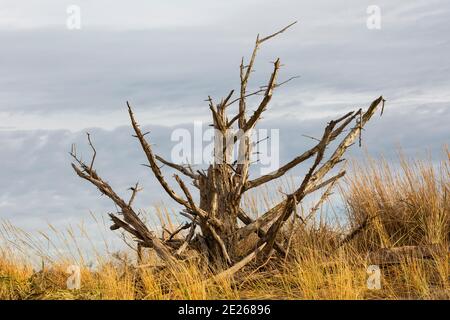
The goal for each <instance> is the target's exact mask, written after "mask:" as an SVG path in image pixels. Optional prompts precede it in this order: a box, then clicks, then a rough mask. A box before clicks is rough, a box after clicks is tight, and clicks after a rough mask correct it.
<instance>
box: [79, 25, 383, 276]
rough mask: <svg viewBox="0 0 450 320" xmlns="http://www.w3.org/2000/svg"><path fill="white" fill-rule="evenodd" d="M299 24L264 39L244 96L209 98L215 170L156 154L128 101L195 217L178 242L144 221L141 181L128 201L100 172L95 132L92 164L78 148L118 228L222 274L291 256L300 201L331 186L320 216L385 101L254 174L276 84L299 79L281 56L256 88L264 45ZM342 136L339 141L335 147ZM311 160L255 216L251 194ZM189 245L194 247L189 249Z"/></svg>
mask: <svg viewBox="0 0 450 320" xmlns="http://www.w3.org/2000/svg"><path fill="white" fill-rule="evenodd" d="M293 24H295V23H293ZM293 24H290V25H288V26H287V27H285V28H283V29H281V30H280V31H278V32H276V33H274V34H272V35H269V36H266V37H260V36H259V35H258V36H257V38H256V41H255V46H254V48H253V52H252V55H251V58H250V60H249V62H248V63H244V59H242V61H241V64H240V88H239V93H238V96H237V97H236V98H234V99H233V98H232V97H233V95H234V90H232V91H230V93H229V94H228V95H227V96H226V97H225V98H223V99H222V100H220V102H218V103H215V102H214V101H213V99H212V98H211V97H208V100H207V101H208V103H209V109H210V111H211V115H212V119H213V124H212V125H213V127H214V129H215V140H214V141H215V148H214V162H213V164H211V165H210V166H209V167H208V169H207V170H197V171H194V170H193V169H192V168H191V167H190V166H189V165H180V164H175V163H172V162H170V161H168V160H166V159H164V158H163V157H161V156H158V155H156V154H154V152H153V150H152V146H151V144H150V143H149V142H148V140H147V138H146V137H147V133H143V132H142V131H141V129H140V126H139V124H138V122H137V120H136V117H135V115H134V113H133V110H132V107H131V105H130V104H129V103H127V104H128V114H129V117H130V120H131V125H132V127H133V130H134V133H135V135H134V136H135V137H136V138H137V139H138V141H139V143H140V146H141V148H142V150H143V152H144V153H145V155H146V158H147V162H148V163H147V164H146V166H147V167H148V168H149V169H150V171H151V172H152V174H153V175H154V176H155V178H156V180H157V181H158V182H159V184H160V185H161V187H162V188H163V189H164V191H165V192H166V193H167V194H168V195H169V196H170V197H171V198H172V199H173V200H174V201H175V202H177V203H178V204H180V205H181V206H182V207H183V208H184V210H183V211H182V212H180V214H181V215H182V216H184V217H185V218H187V219H188V220H189V221H188V223H189V225H183V226H180V227H179V228H177V230H176V233H177V237H178V239H174V236H175V235H173V234H172V236H170V237H169V239H161V238H159V237H158V236H157V235H155V233H154V232H152V231H151V230H149V229H148V228H147V226H146V225H145V224H144V223H143V221H142V220H141V219H140V218H139V216H138V215H137V213H136V212H137V211H136V210H135V209H134V208H133V201H134V199H135V197H136V196H137V194H138V192H139V191H140V189H139V186H138V185H137V184H136V185H135V186H134V187H133V188H131V191H132V194H131V197H130V199H129V200H128V201H126V200H124V199H122V198H121V197H120V196H119V195H118V194H117V193H116V192H115V191H114V190H113V188H112V187H111V186H110V185H109V184H108V183H107V182H106V181H105V180H104V179H102V178H101V177H100V176H99V174H98V173H97V172H96V171H95V169H94V165H95V155H96V151H95V148H94V146H93V144H92V141H91V139H90V136H89V135H88V142H89V145H90V146H91V148H92V150H93V153H94V155H93V157H92V159H91V161H90V162H89V163H88V164H87V163H85V162H83V161H82V160H81V159H80V157H78V155H77V153H76V150H75V148H73V150H72V152H71V155H72V156H73V158H74V159H75V161H74V163H73V164H72V167H73V169H74V170H75V172H76V173H77V175H78V176H80V177H81V178H82V179H85V180H87V181H89V182H90V183H91V184H93V185H94V186H96V187H97V188H98V189H99V190H100V192H101V193H102V194H103V195H105V196H107V197H108V198H110V199H111V200H112V201H113V202H114V203H115V204H116V206H117V207H118V208H119V209H120V210H119V211H118V212H116V213H110V218H111V220H112V222H113V224H112V226H111V229H112V230H117V229H122V230H123V231H125V232H127V233H129V234H131V235H132V236H133V237H134V238H135V240H136V242H137V243H138V245H139V246H140V247H149V248H153V249H154V250H155V251H156V253H157V254H158V255H159V257H160V258H161V259H162V260H164V261H166V262H168V263H171V262H173V261H175V260H177V259H179V258H182V256H183V254H184V253H185V252H187V251H189V250H196V251H198V252H199V253H200V254H201V255H202V256H205V257H206V258H207V259H208V260H209V262H210V265H211V266H212V267H213V268H217V270H218V271H222V272H223V270H228V271H225V273H224V274H226V275H229V274H230V270H231V271H232V272H235V271H236V270H239V268H240V267H242V265H245V264H246V263H248V262H249V261H250V260H252V259H254V258H255V257H256V256H261V258H263V259H260V260H261V261H266V259H267V258H269V256H270V255H272V254H273V253H274V252H277V253H278V254H280V255H281V256H283V257H285V256H286V255H287V253H286V252H287V251H288V250H286V247H285V245H282V244H281V243H287V242H288V241H280V240H283V239H282V237H283V234H284V233H283V232H281V231H282V230H283V227H284V226H285V223H286V221H287V220H288V219H289V217H290V216H291V215H292V214H293V213H294V214H296V208H297V206H298V205H299V203H301V202H302V201H303V199H304V198H305V197H306V196H307V195H309V194H311V193H313V192H316V191H318V190H320V189H322V188H325V189H326V191H325V192H324V194H323V196H322V198H321V201H320V202H319V204H318V205H317V207H314V208H313V209H312V211H311V212H310V215H309V216H308V217H306V218H307V219H312V218H313V215H314V213H315V212H316V211H317V210H318V207H319V206H320V204H321V203H322V202H323V201H324V200H325V199H326V198H327V197H328V196H329V194H330V192H331V188H332V186H333V185H334V184H335V183H336V181H337V180H338V179H340V178H341V177H342V176H344V174H345V171H344V170H341V171H340V172H339V173H337V174H335V175H334V176H329V173H330V172H331V171H332V170H333V169H334V168H335V167H336V166H337V165H338V164H339V163H340V162H342V161H343V160H344V159H343V155H344V153H345V152H346V150H347V149H348V148H349V147H350V146H351V145H352V144H353V143H354V142H355V140H356V139H359V140H361V132H362V130H363V128H364V126H365V125H366V123H367V122H368V121H369V120H370V119H371V117H372V116H373V115H374V114H375V112H376V110H377V108H378V106H380V105H382V104H383V103H384V99H383V97H379V98H377V99H376V100H374V101H373V102H372V103H371V104H370V105H369V107H368V108H367V110H365V111H364V110H363V109H357V110H355V111H351V112H348V113H346V114H345V115H343V116H341V117H339V118H337V119H335V120H331V121H330V122H329V123H328V124H327V125H326V126H325V128H324V130H323V134H322V137H321V138H319V139H316V140H317V143H316V144H315V146H313V147H312V148H311V149H309V150H307V151H305V152H303V153H301V154H300V155H299V156H297V157H295V158H294V159H293V160H291V161H289V162H287V163H286V164H284V165H282V166H281V167H280V168H279V169H277V170H275V171H273V172H271V173H268V174H265V175H262V176H259V177H257V178H255V179H250V178H249V171H250V167H251V165H252V162H251V154H252V146H254V144H255V143H254V142H253V141H252V139H251V132H252V130H253V129H254V127H255V126H256V125H257V123H258V121H259V120H260V119H261V116H262V114H263V113H264V111H265V110H266V109H267V107H268V105H269V103H270V101H271V100H272V97H273V94H274V92H275V91H276V89H277V88H279V87H280V86H281V85H283V84H285V83H286V82H288V81H290V80H292V79H293V78H295V77H292V78H289V79H288V80H286V81H281V82H277V79H278V76H279V72H280V69H281V67H282V64H281V61H280V59H279V58H278V59H276V60H275V61H274V62H273V70H272V73H271V75H270V77H269V80H268V81H267V84H266V85H265V86H263V87H260V89H258V90H256V91H253V92H251V91H249V90H248V88H247V87H248V83H249V79H250V75H251V74H252V73H253V71H254V63H255V59H256V56H257V52H258V50H259V48H260V46H261V45H262V44H263V43H265V42H266V41H268V40H270V39H272V38H274V37H275V36H278V35H280V34H281V33H283V32H284V31H286V30H287V29H288V28H290V27H291V26H292V25H293ZM257 95H260V96H261V100H260V102H259V104H257V106H256V108H255V110H254V111H253V112H252V113H251V114H250V115H249V116H248V115H247V113H248V112H249V108H248V106H247V98H248V97H250V96H257ZM235 103H236V104H238V111H237V112H238V113H237V114H235V115H231V116H229V115H228V113H229V107H230V106H231V105H233V104H235ZM334 141H337V142H336V145H335V146H333V147H332V143H333V142H334ZM235 146H236V147H237V149H238V155H237V160H234V159H233V158H232V150H233V149H234V147H235ZM328 149H331V150H330V152H329V154H328V152H326V151H327V150H328ZM307 160H311V161H312V166H311V167H310V169H309V170H308V172H307V173H306V175H305V176H304V177H303V179H302V181H301V183H300V185H299V186H298V188H296V189H295V190H294V191H293V192H292V193H290V194H287V195H284V199H283V200H281V201H280V202H279V203H278V204H277V205H275V206H274V207H273V208H271V209H269V210H268V211H267V212H265V213H262V214H261V215H260V216H259V217H258V218H257V219H255V220H254V219H252V218H250V216H249V215H248V214H247V213H246V212H245V211H244V210H243V208H242V207H241V199H242V197H243V195H244V194H245V192H247V191H248V190H250V189H253V188H256V187H259V186H261V185H263V184H265V183H268V182H271V181H273V180H275V179H278V178H280V177H282V176H283V175H285V174H286V173H287V172H289V171H290V170H291V169H293V168H295V167H296V166H298V165H299V164H301V163H303V162H305V161H307ZM160 164H163V165H165V166H167V167H170V168H172V169H174V170H176V171H178V172H179V173H180V174H181V175H182V176H184V177H185V178H187V179H191V181H192V185H193V186H194V187H195V188H196V189H198V192H199V195H200V197H199V198H200V201H199V203H196V202H195V201H194V197H193V196H192V194H191V192H192V191H191V189H190V188H189V187H188V186H187V185H186V183H185V182H184V180H183V179H181V178H180V177H179V176H177V175H175V176H174V178H175V182H176V184H177V185H178V188H177V190H178V191H175V190H174V189H173V188H172V187H171V185H170V184H169V182H168V180H167V179H166V177H164V175H163V173H162V171H161V169H160ZM239 221H241V222H242V223H243V226H242V225H240V224H239ZM183 230H186V232H185V233H187V234H185V235H184V237H185V239H184V241H178V240H180V239H179V237H180V235H181V233H182V231H183ZM187 230H189V231H187ZM254 234H256V235H257V236H258V238H259V241H257V243H255V247H256V248H259V249H258V250H257V251H255V252H252V253H250V254H248V253H247V254H245V253H244V254H243V253H242V252H240V250H239V249H240V248H241V245H240V242H241V241H245V240H246V239H248V238H249V237H250V236H252V235H254ZM175 240H177V241H175ZM181 240H183V239H181ZM188 248H189V250H186V249H188Z"/></svg>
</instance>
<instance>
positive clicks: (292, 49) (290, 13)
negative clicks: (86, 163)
mask: <svg viewBox="0 0 450 320" xmlns="http://www.w3.org/2000/svg"><path fill="white" fill-rule="evenodd" d="M73 5H75V6H77V8H79V9H80V22H81V24H80V26H81V28H80V29H69V28H68V26H67V21H68V19H70V17H72V13H73V12H68V11H67V10H68V8H70V6H73ZM373 5H375V6H377V8H379V12H380V25H379V26H380V28H379V29H378V28H375V29H373V28H372V29H371V28H368V25H367V20H368V19H369V18H370V17H371V15H372V14H373V11H370V10H369V11H370V12H369V13H368V11H367V10H368V7H369V6H373ZM449 14H450V3H449V2H448V1H446V0H427V1H425V0H416V1H404V0H403V1H402V0H389V1H381V0H375V1H372V0H371V1H366V0H348V1H345V2H344V1H339V2H338V1H332V0H318V1H314V2H312V1H287V0H281V1H264V2H263V1H256V0H244V1H242V0H241V1H236V0H231V1H205V0H194V1H180V0H176V1H170V3H169V2H168V1H167V2H162V1H158V2H157V1H147V0H146V1H144V0H135V1H131V2H130V1H128V2H124V1H120V2H119V1H106V0H96V1H92V0H90V1H87V0H84V1H82V0H78V1H76V0H71V1H65V0H40V1H29V0H27V1H24V0H0V43H1V50H0V70H1V73H0V102H1V103H0V147H1V149H0V150H1V151H0V152H1V157H0V177H1V178H0V219H2V220H8V221H10V222H11V223H13V224H14V225H17V226H20V227H22V228H24V229H26V230H30V231H36V230H41V229H45V228H46V226H47V225H48V223H51V224H52V225H55V226H66V225H68V224H76V223H79V222H80V221H85V223H86V224H87V225H88V229H89V228H90V230H93V231H92V232H93V233H94V238H95V237H96V235H95V228H96V227H94V226H93V224H92V219H91V212H92V213H94V214H98V215H100V216H102V215H103V216H104V215H105V213H106V212H114V211H115V208H114V206H113V205H111V203H110V202H109V201H108V200H107V199H104V198H102V197H100V195H99V193H98V191H97V190H96V189H95V188H94V187H93V186H91V185H89V184H87V183H86V182H85V181H81V180H80V179H79V178H78V177H76V175H75V174H74V172H73V171H72V169H71V167H70V163H71V159H70V156H69V155H68V152H69V151H70V148H71V145H72V143H76V144H77V147H78V150H80V152H82V153H83V155H85V157H89V152H90V150H89V148H88V147H87V144H86V136H85V133H86V132H87V131H88V132H90V133H91V135H92V138H93V141H94V143H95V145H96V148H97V153H98V155H97V160H96V168H97V171H98V172H99V173H100V174H101V175H102V176H103V177H104V178H105V180H107V181H108V182H110V183H111V185H112V186H113V187H114V188H115V189H116V190H117V192H118V193H119V194H121V195H123V196H124V197H127V196H128V193H129V191H127V188H129V187H130V186H132V185H133V184H134V183H136V181H140V182H141V184H142V185H143V186H144V191H143V192H142V194H140V196H139V199H138V200H137V202H136V206H137V207H139V208H140V209H142V210H145V211H152V210H153V209H152V208H153V207H155V206H159V205H165V206H167V207H169V208H172V207H173V204H172V203H171V201H170V200H169V199H168V198H167V196H166V195H164V194H163V192H162V191H161V189H160V188H159V186H158V185H157V183H156V181H155V179H154V178H153V177H152V175H151V173H150V172H148V169H147V168H145V167H143V166H140V164H142V163H144V162H145V158H144V155H143V154H142V152H141V150H140V149H139V146H138V144H137V141H135V139H133V138H132V137H131V134H132V132H131V128H130V125H129V119H128V116H127V110H126V101H130V103H131V104H132V105H133V107H134V110H135V113H136V116H137V118H138V120H139V122H140V123H141V124H142V126H143V127H145V128H146V129H148V130H150V131H151V135H150V139H151V141H152V143H154V149H155V151H156V152H158V153H160V154H162V155H164V156H166V157H169V156H170V154H171V150H172V148H173V146H174V143H175V142H174V141H171V135H172V133H173V131H174V128H186V129H188V130H193V123H194V122H195V121H197V122H198V121H202V122H203V123H204V124H205V126H207V125H208V124H209V121H210V119H209V112H208V111H209V110H208V105H207V103H206V102H205V99H206V98H207V97H208V95H211V97H213V98H214V99H216V100H219V99H220V98H222V97H224V96H226V95H227V93H228V92H229V90H231V89H237V88H238V85H239V82H238V81H239V64H240V60H241V57H243V56H244V57H246V58H247V59H248V57H249V55H250V53H251V50H252V47H253V44H254V40H255V37H256V35H257V34H258V33H260V34H261V35H267V34H270V33H273V32H275V31H277V30H279V29H280V28H282V27H283V26H285V25H287V24H289V23H291V22H292V21H298V23H297V24H296V25H295V26H293V27H292V28H291V29H289V30H288V31H287V32H286V33H283V34H282V35H280V36H279V37H277V38H275V39H273V40H271V41H270V42H268V43H264V45H263V46H262V48H261V50H260V52H259V55H258V60H257V63H256V65H255V72H254V74H252V79H251V82H250V85H249V86H250V87H251V88H256V89H257V88H258V87H259V86H261V85H264V84H265V82H266V81H267V78H268V75H269V74H270V71H271V62H273V61H274V60H275V59H276V58H277V57H279V58H280V59H281V61H282V64H283V67H282V69H281V71H280V75H279V76H280V80H283V79H288V78H290V77H292V76H299V78H297V79H295V80H294V81H291V82H289V83H287V84H286V85H285V86H283V87H280V88H279V89H278V90H276V92H275V94H274V98H273V101H272V103H271V105H270V106H269V109H268V111H267V112H266V113H265V115H264V119H263V120H262V122H261V127H264V128H273V129H277V130H279V135H280V137H279V143H280V144H279V146H280V163H284V162H287V161H288V160H290V159H291V158H292V157H294V156H295V155H296V154H299V153H300V152H302V151H303V150H304V149H305V148H306V147H308V146H310V145H311V144H312V142H311V141H310V140H311V139H308V138H306V137H304V136H303V135H311V136H317V135H319V134H320V133H321V130H322V129H323V127H324V125H326V123H327V121H330V120H331V119H332V118H333V117H337V116H339V115H342V114H344V113H346V112H347V111H349V110H353V109H357V108H359V107H367V106H368V105H369V104H370V102H371V101H373V100H374V99H375V98H377V97H378V96H380V95H383V96H384V97H385V98H386V100H387V102H386V109H385V113H384V114H383V116H382V117H379V116H376V117H374V119H373V121H372V122H371V123H370V124H369V125H368V126H367V127H366V130H365V132H364V148H362V149H359V148H353V149H352V150H351V152H350V155H351V156H352V157H356V158H358V157H362V155H363V153H364V151H363V149H364V150H366V151H367V152H369V153H370V154H371V155H374V156H380V155H384V156H386V157H388V158H393V157H394V156H395V153H396V152H397V150H398V148H399V146H401V148H402V150H403V152H404V153H405V154H406V155H407V156H411V157H415V158H417V157H425V156H427V155H428V154H431V155H432V156H433V159H436V160H438V159H439V157H442V149H443V146H444V145H445V144H447V143H448V142H449V137H450V126H449V125H448V123H449V122H450V90H449V88H450V77H449V76H448V74H449V73H450V41H449V40H450V38H449V36H448V30H450V19H449ZM252 101H253V103H256V101H257V100H252ZM301 173H302V171H301V170H299V171H294V172H293V173H292V174H293V176H294V177H296V175H297V176H299V175H301ZM170 175H171V172H170V171H168V176H170Z"/></svg>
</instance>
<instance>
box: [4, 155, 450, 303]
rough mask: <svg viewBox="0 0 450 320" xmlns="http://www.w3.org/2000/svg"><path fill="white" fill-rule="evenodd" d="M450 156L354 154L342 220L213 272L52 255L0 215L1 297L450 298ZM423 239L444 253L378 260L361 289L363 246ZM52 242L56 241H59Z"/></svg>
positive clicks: (196, 265) (314, 225) (151, 261)
mask: <svg viewBox="0 0 450 320" xmlns="http://www.w3.org/2000/svg"><path fill="white" fill-rule="evenodd" d="M449 164H450V154H449V153H448V151H447V150H446V151H445V159H444V160H443V161H441V162H440V163H439V164H433V162H431V160H429V161H409V160H407V159H406V158H405V157H400V162H399V164H398V165H392V164H389V163H387V162H386V161H384V160H373V159H367V160H366V161H365V162H364V163H361V162H359V163H355V164H354V166H353V170H351V174H350V175H349V176H348V177H347V178H346V179H345V180H344V181H343V182H342V183H341V185H340V188H339V189H340V194H341V196H342V203H343V204H344V209H345V210H344V212H343V213H342V214H345V216H346V225H345V226H341V225H337V224H333V223H324V221H323V220H319V219H317V220H311V222H310V223H309V224H307V225H304V224H302V223H300V222H299V221H297V222H296V223H295V224H294V225H289V226H287V228H286V230H287V232H291V230H293V231H294V235H295V236H294V237H293V239H291V240H292V241H291V242H290V244H291V247H290V249H289V250H290V252H292V253H293V258H286V259H273V260H269V261H267V262H266V263H265V264H264V265H263V266H262V267H259V268H255V266H247V267H246V268H245V269H243V270H241V272H239V273H237V274H235V275H234V276H233V277H232V278H224V279H220V280H214V278H213V277H212V273H211V271H210V270H209V269H208V267H207V266H205V264H202V263H200V262H198V261H196V260H191V261H185V262H180V263H179V264H178V265H176V266H173V267H171V268H161V266H160V265H159V264H158V263H157V261H156V259H155V258H154V256H152V255H151V254H148V256H145V257H144V261H141V262H140V263H139V264H138V263H137V262H136V261H135V259H133V258H130V253H120V254H117V253H116V254H106V255H103V256H102V255H101V254H99V253H98V252H97V251H96V263H95V266H91V265H89V264H88V263H87V262H86V260H87V259H85V257H84V255H83V252H82V249H81V248H80V247H79V246H75V249H74V253H71V254H67V255H66V256H64V254H57V255H53V256H50V255H49V253H48V252H46V251H45V247H43V246H42V245H39V244H38V241H37V240H36V239H37V238H36V237H34V236H32V235H30V234H28V233H25V232H23V231H21V230H20V229H18V228H15V227H13V226H11V225H10V224H4V225H3V228H2V232H1V237H3V239H4V241H3V244H2V245H1V247H0V299H247V298H253V299H264V298H266V299H411V298H414V299H416V298H420V299H450V284H449V257H448V251H447V248H448V245H449V238H450V235H449V232H450V201H449V186H450V185H449V183H450V172H449ZM262 198H265V199H269V198H271V197H270V196H262ZM248 201H249V202H250V203H251V199H250V200H248ZM267 201H269V200H266V202H267ZM265 205H267V204H258V203H256V204H255V203H254V204H253V206H265ZM323 211H325V212H326V210H323ZM159 212H160V216H164V215H166V214H163V213H164V212H165V211H164V210H160V211H159ZM161 212H163V213H161ZM364 222H365V227H364V228H362V229H361V232H360V233H359V234H357V236H355V237H354V238H353V239H352V240H351V241H349V242H347V243H346V244H345V245H343V246H340V247H339V246H338V245H337V244H338V243H340V241H341V240H342V237H343V235H344V234H345V233H346V232H348V231H350V230H353V229H356V228H358V227H360V226H361V224H364ZM167 226H168V228H169V227H170V224H167ZM53 231H55V232H58V230H53ZM68 231H70V232H69V233H71V234H72V235H71V236H70V235H69V236H67V232H68ZM73 233H74V232H73V231H71V229H70V228H69V229H68V230H67V231H66V232H65V234H66V235H65V236H64V235H60V237H61V239H63V242H65V243H66V245H67V247H69V245H68V244H67V242H68V241H70V239H72V240H74V241H75V239H76V237H75V236H73ZM1 237H0V238H1ZM0 243H1V242H0ZM426 244H437V245H440V246H442V247H443V248H445V250H444V252H445V253H444V254H442V255H436V257H434V259H429V260H418V259H411V258H405V259H404V261H401V263H399V264H396V265H392V266H387V267H384V268H382V275H381V276H382V279H381V285H382V286H381V289H380V290H371V289H369V288H368V286H367V277H368V274H367V267H368V264H369V262H368V261H367V259H366V258H367V253H368V252H370V251H373V250H377V249H380V248H390V247H395V246H404V245H426ZM47 247H48V245H47ZM53 247H55V248H54V249H55V250H56V247H57V245H56V244H54V245H53ZM30 249H31V250H30ZM65 252H66V253H67V252H68V251H67V250H66V251H65ZM131 254H132V256H131V257H133V253H131ZM31 255H33V256H31ZM36 256H37V257H38V259H40V260H41V261H42V265H41V266H39V267H37V266H36V264H33V263H32V262H31V261H32V260H36V259H35V258H36ZM71 264H77V265H80V266H81V288H80V289H77V290H69V289H67V285H66V281H67V278H68V274H67V273H66V270H67V267H68V266H69V265H71Z"/></svg>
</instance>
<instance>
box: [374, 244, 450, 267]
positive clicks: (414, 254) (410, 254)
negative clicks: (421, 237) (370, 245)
mask: <svg viewBox="0 0 450 320" xmlns="http://www.w3.org/2000/svg"><path fill="white" fill-rule="evenodd" d="M449 252H450V248H445V247H443V246H441V245H423V246H403V247H394V248H385V249H380V250H377V251H373V252H370V253H369V254H368V256H367V261H368V263H369V264H374V265H380V266H382V265H389V264H399V263H402V262H404V261H407V260H410V259H435V258H436V257H442V256H445V255H448V253H449Z"/></svg>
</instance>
